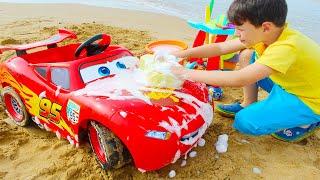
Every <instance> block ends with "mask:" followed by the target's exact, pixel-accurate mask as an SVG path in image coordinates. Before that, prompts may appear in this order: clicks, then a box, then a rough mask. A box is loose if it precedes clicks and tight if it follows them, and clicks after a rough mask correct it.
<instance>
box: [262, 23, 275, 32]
mask: <svg viewBox="0 0 320 180" xmlns="http://www.w3.org/2000/svg"><path fill="white" fill-rule="evenodd" d="M273 26H274V24H273V23H272V22H264V23H262V25H261V27H262V29H263V32H269V31H270V30H271V29H272V28H273Z"/></svg>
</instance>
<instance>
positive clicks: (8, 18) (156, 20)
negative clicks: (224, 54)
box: [0, 3, 196, 43]
mask: <svg viewBox="0 0 320 180" xmlns="http://www.w3.org/2000/svg"><path fill="white" fill-rule="evenodd" d="M70 9H71V10H70ZM28 12H32V13H28ZM80 12H81V17H79V15H80ZM92 12H95V13H94V14H93V13H92ZM21 17H23V18H21ZM39 17H40V18H42V19H52V20H54V21H55V22H54V23H56V25H59V24H65V23H67V24H70V23H85V22H86V23H92V22H95V23H101V24H108V25H114V26H117V27H122V28H127V29H133V30H145V31H150V32H151V35H152V36H153V37H156V38H158V39H180V40H183V41H186V42H187V43H190V42H191V41H192V40H193V38H194V36H195V34H196V30H194V29H192V28H191V27H189V26H188V24H187V21H186V20H183V19H182V18H179V17H176V16H170V15H165V14H157V13H156V12H155V13H151V12H144V11H137V10H125V9H116V8H109V7H98V6H90V5H82V4H23V3H21V4H20V3H0V25H3V24H8V23H10V22H13V21H17V20H23V19H33V18H39Z"/></svg>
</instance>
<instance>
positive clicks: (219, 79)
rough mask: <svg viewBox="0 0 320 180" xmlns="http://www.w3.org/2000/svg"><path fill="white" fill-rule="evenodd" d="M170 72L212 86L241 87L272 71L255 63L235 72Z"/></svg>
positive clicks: (268, 74)
mask: <svg viewBox="0 0 320 180" xmlns="http://www.w3.org/2000/svg"><path fill="white" fill-rule="evenodd" d="M172 72H173V73H174V74H176V75H178V76H181V77H184V78H187V79H190V80H193V81H197V82H203V83H206V84H210V85H214V86H233V87H242V86H246V85H250V84H253V83H255V82H257V81H259V80H261V79H263V78H265V77H268V76H270V75H271V74H272V72H273V69H271V68H270V67H268V66H266V65H263V64H259V63H257V62H256V63H254V64H251V65H249V66H247V67H245V68H243V69H240V70H237V71H202V70H190V69H173V70H172Z"/></svg>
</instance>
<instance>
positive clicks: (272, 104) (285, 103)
mask: <svg viewBox="0 0 320 180" xmlns="http://www.w3.org/2000/svg"><path fill="white" fill-rule="evenodd" d="M253 56H254V55H253ZM252 59H253V60H252V61H251V62H254V58H252ZM257 86H258V87H261V88H262V89H264V90H265V91H267V92H268V93H269V96H268V97H267V98H266V99H264V100H262V101H259V102H256V103H253V104H251V105H249V106H248V107H246V108H244V109H243V110H241V111H239V112H238V113H237V114H236V116H235V121H234V124H233V127H234V128H235V129H237V130H239V131H240V132H242V133H245V134H250V135H267V134H272V133H275V132H278V131H280V130H283V129H287V128H294V127H298V126H304V125H309V124H313V123H317V122H319V121H320V115H318V114H315V113H314V112H313V111H312V110H311V109H310V108H309V107H308V106H307V105H305V104H304V103H303V102H302V101H301V100H300V99H299V98H298V97H297V96H295V95H293V94H290V93H288V92H287V91H285V90H284V89H283V88H281V87H280V86H279V85H277V84H274V82H273V81H272V80H271V79H269V78H265V79H262V80H260V81H259V82H257Z"/></svg>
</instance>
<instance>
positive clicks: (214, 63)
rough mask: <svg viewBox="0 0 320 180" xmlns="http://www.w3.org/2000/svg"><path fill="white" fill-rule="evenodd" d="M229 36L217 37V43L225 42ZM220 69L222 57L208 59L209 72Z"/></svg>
mask: <svg viewBox="0 0 320 180" xmlns="http://www.w3.org/2000/svg"><path fill="white" fill-rule="evenodd" d="M227 37H228V35H217V36H216V40H215V43H218V42H223V41H225V40H226V39H227ZM219 68H220V56H216V57H210V58H208V64H207V70H218V69H219Z"/></svg>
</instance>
